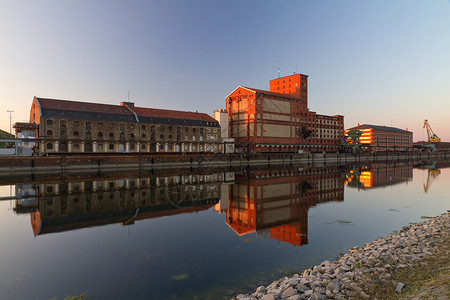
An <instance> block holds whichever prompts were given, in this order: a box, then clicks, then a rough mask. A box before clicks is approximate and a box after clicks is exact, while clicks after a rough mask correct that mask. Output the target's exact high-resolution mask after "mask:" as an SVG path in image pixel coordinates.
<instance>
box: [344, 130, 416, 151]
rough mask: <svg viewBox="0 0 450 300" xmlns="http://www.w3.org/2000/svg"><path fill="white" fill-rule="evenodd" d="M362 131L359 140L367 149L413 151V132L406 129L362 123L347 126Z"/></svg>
mask: <svg viewBox="0 0 450 300" xmlns="http://www.w3.org/2000/svg"><path fill="white" fill-rule="evenodd" d="M350 130H359V131H361V132H362V135H361V137H360V142H361V145H362V147H363V149H365V150H367V151H413V133H412V132H411V131H408V130H404V129H400V128H395V127H387V126H379V125H369V124H363V125H358V126H356V127H352V128H349V129H347V130H346V131H345V134H346V135H347V133H348V132H349V131H350Z"/></svg>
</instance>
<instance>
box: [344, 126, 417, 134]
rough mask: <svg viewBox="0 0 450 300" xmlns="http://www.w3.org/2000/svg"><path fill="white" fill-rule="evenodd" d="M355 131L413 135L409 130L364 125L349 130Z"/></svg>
mask: <svg viewBox="0 0 450 300" xmlns="http://www.w3.org/2000/svg"><path fill="white" fill-rule="evenodd" d="M353 129H374V130H378V131H388V132H399V133H412V132H411V131H407V130H404V129H400V128H396V127H388V126H379V125H370V124H362V125H359V126H356V127H352V128H349V129H348V130H353Z"/></svg>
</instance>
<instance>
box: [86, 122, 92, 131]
mask: <svg viewBox="0 0 450 300" xmlns="http://www.w3.org/2000/svg"><path fill="white" fill-rule="evenodd" d="M91 128H92V125H91V122H86V130H91Z"/></svg>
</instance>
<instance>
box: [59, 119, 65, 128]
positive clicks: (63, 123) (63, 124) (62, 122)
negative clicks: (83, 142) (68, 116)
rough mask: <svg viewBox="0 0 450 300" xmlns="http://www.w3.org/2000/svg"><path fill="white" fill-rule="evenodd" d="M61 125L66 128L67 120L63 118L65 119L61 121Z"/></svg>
mask: <svg viewBox="0 0 450 300" xmlns="http://www.w3.org/2000/svg"><path fill="white" fill-rule="evenodd" d="M59 127H60V128H66V121H64V120H63V121H60V122H59Z"/></svg>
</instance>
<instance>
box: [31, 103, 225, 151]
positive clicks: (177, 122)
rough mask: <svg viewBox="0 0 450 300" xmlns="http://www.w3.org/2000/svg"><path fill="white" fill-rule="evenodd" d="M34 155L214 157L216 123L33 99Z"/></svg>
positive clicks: (170, 113)
mask: <svg viewBox="0 0 450 300" xmlns="http://www.w3.org/2000/svg"><path fill="white" fill-rule="evenodd" d="M30 123H35V124H37V125H38V128H39V130H38V138H39V139H40V145H39V152H40V154H41V155H42V154H46V153H59V152H61V153H77V152H78V153H81V152H88V153H117V152H120V153H129V152H180V153H181V152H183V153H185V152H220V151H221V135H220V126H219V123H218V122H217V121H216V120H215V119H214V118H212V117H210V116H209V115H207V114H205V113H198V112H184V111H174V110H163V109H154V108H143V107H135V106H134V103H131V102H122V103H121V105H108V104H97V103H88V102H78V101H67V100H56V99H45V98H37V97H35V98H34V99H33V103H32V106H31V110H30Z"/></svg>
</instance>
